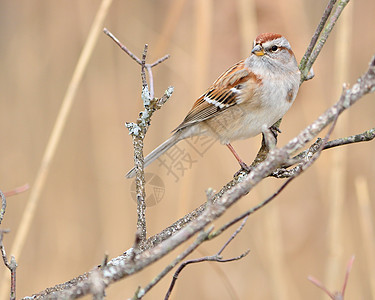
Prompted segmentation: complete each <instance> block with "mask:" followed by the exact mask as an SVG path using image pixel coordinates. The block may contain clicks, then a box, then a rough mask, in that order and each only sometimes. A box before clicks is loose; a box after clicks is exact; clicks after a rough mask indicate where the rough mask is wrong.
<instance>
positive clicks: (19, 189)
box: [4, 183, 30, 198]
mask: <svg viewBox="0 0 375 300" xmlns="http://www.w3.org/2000/svg"><path fill="white" fill-rule="evenodd" d="M29 188H30V186H29V184H28V183H26V184H24V185H22V186H19V187H16V188H15V189H13V190H10V191H7V192H4V195H5V197H7V198H8V197H11V196H15V195H17V194H20V193H23V192H25V191H27V190H28V189H29Z"/></svg>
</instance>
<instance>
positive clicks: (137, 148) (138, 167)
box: [103, 28, 173, 250]
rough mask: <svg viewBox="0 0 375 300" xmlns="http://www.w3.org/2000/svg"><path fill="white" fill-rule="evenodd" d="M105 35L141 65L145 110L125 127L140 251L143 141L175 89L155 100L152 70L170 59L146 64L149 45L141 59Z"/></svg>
mask: <svg viewBox="0 0 375 300" xmlns="http://www.w3.org/2000/svg"><path fill="white" fill-rule="evenodd" d="M103 31H104V33H105V34H106V35H108V36H109V37H110V38H111V39H112V40H113V41H114V42H115V43H116V44H117V45H118V46H119V47H120V48H121V49H122V50H123V51H125V53H126V54H128V55H129V56H130V57H131V58H132V59H133V60H134V61H136V62H137V63H138V64H139V65H141V78H142V100H143V106H144V108H145V110H144V111H143V112H141V113H140V117H139V118H138V120H137V122H136V123H126V124H125V126H126V127H127V128H128V130H129V134H131V135H132V137H133V147H134V165H135V172H136V178H135V183H136V197H137V216H138V219H137V239H139V243H138V244H137V245H138V246H139V249H140V250H143V249H144V243H145V241H146V237H147V227H146V203H145V198H146V191H145V177H144V157H143V140H144V138H145V135H146V132H147V130H148V127H149V125H150V121H151V116H152V114H153V113H154V112H155V111H156V110H157V109H159V108H160V107H161V106H162V104H164V103H165V102H166V101H167V100H168V99H169V97H170V96H171V95H172V92H173V88H171V87H169V88H168V90H167V91H166V92H165V93H164V95H163V97H162V98H161V99H154V80H153V76H152V70H151V68H152V67H154V66H157V65H158V64H160V63H162V62H163V61H165V60H166V59H168V58H169V55H165V56H163V57H162V58H160V59H158V60H157V61H155V62H154V63H152V64H146V57H147V51H148V45H147V44H146V45H145V46H144V49H143V53H142V59H139V58H138V57H137V56H136V55H135V54H133V53H132V52H131V51H130V50H129V49H128V48H127V47H126V46H125V45H123V44H122V43H121V42H120V41H119V40H118V39H117V38H116V37H115V36H114V35H113V34H112V33H111V32H110V31H109V30H108V29H106V28H104V30H103ZM146 70H147V72H148V76H149V82H150V84H147V79H146Z"/></svg>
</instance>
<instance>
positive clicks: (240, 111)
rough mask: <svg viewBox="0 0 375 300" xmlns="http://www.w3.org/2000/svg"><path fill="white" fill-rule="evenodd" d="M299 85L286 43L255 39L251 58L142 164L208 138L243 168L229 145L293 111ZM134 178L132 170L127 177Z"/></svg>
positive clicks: (272, 37)
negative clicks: (177, 146)
mask: <svg viewBox="0 0 375 300" xmlns="http://www.w3.org/2000/svg"><path fill="white" fill-rule="evenodd" d="M299 85H300V71H299V68H298V64H297V61H296V58H295V56H294V53H293V51H292V48H291V46H290V44H289V42H288V40H287V39H286V38H285V37H283V36H282V35H280V34H277V33H262V34H260V35H259V36H257V37H256V39H255V40H254V43H253V48H252V50H251V53H250V55H249V56H248V57H247V58H246V59H244V60H241V61H239V62H238V63H236V64H235V65H233V66H232V67H230V68H229V69H228V70H227V71H225V72H224V73H223V74H221V75H220V76H219V78H218V79H216V81H215V82H214V83H213V84H212V85H211V86H210V87H209V88H208V89H207V91H206V92H205V93H204V94H203V95H202V96H200V97H199V98H198V100H196V101H195V103H194V105H193V107H192V108H191V110H190V111H189V112H188V114H187V115H186V117H185V119H184V120H183V121H182V123H181V124H180V125H179V126H178V127H177V128H176V129H174V130H173V131H172V132H173V135H172V136H171V137H170V138H169V139H167V140H166V141H165V142H164V143H162V144H161V145H160V146H159V147H157V148H156V149H155V150H153V151H152V152H151V153H150V154H149V155H147V156H146V158H145V160H144V166H145V167H146V166H148V165H149V164H151V163H152V162H153V161H154V160H155V159H157V158H158V157H159V156H161V155H162V154H163V153H165V152H166V151H168V149H170V148H171V147H172V146H174V145H175V144H176V143H178V142H179V141H181V140H183V139H186V138H190V137H193V136H200V135H206V136H211V137H214V138H216V139H218V140H219V141H220V143H221V144H224V145H226V146H227V147H228V148H229V150H230V151H231V152H232V153H233V155H234V156H235V158H236V159H237V161H238V163H239V164H240V166H241V168H244V169H246V167H247V165H246V164H245V163H244V162H243V160H242V159H241V158H240V157H239V155H238V154H237V153H236V151H235V150H234V148H233V147H232V145H231V143H232V142H233V141H235V140H241V139H247V138H250V137H254V136H256V135H258V134H260V133H262V128H263V126H266V127H267V128H269V127H271V126H272V125H273V124H274V123H275V122H277V121H278V120H279V119H280V118H282V117H283V116H284V114H285V113H286V112H287V111H288V110H289V108H290V107H291V106H292V104H293V102H294V99H295V98H296V95H297V92H298V89H299ZM134 176H135V168H133V169H131V170H130V171H129V172H128V173H127V175H126V177H127V178H132V177H134Z"/></svg>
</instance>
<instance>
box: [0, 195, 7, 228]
mask: <svg viewBox="0 0 375 300" xmlns="http://www.w3.org/2000/svg"><path fill="white" fill-rule="evenodd" d="M0 197H1V210H0V224H1V222H2V221H3V218H4V215H5V209H6V208H7V200H6V199H5V195H4V194H3V192H2V191H1V190H0Z"/></svg>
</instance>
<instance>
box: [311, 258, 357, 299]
mask: <svg viewBox="0 0 375 300" xmlns="http://www.w3.org/2000/svg"><path fill="white" fill-rule="evenodd" d="M353 262H354V255H353V256H352V257H351V258H350V260H349V262H348V266H347V267H346V273H345V279H344V283H343V285H342V289H341V291H339V292H334V293H332V292H330V291H329V290H328V289H327V288H326V287H325V286H324V285H323V284H322V283H321V282H320V281H319V280H318V279H316V278H314V277H312V276H308V277H307V279H308V280H310V281H311V282H312V283H313V284H315V285H316V286H317V287H318V288H320V289H321V290H323V291H324V292H325V293H326V294H327V295H328V296H329V297H330V298H331V299H332V300H344V296H345V290H346V285H347V283H348V279H349V274H350V271H351V269H352V267H353Z"/></svg>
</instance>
